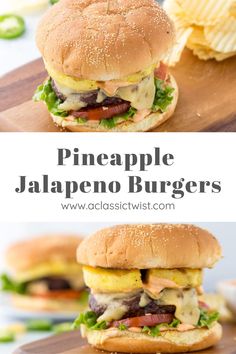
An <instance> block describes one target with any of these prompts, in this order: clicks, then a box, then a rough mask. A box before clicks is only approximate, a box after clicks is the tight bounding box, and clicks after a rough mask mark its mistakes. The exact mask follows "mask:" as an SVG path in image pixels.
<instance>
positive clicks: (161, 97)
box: [152, 78, 175, 113]
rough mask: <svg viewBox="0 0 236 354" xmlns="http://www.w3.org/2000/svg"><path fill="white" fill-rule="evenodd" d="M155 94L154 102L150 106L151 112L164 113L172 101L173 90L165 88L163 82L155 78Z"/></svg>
mask: <svg viewBox="0 0 236 354" xmlns="http://www.w3.org/2000/svg"><path fill="white" fill-rule="evenodd" d="M155 86H156V93H155V98H154V102H153V105H152V111H154V112H157V111H159V110H160V111H161V112H162V113H163V112H165V111H166V109H167V107H168V106H169V105H170V104H171V102H172V101H173V98H174V97H173V92H174V90H175V89H174V88H173V87H170V86H166V85H165V82H164V81H163V80H160V79H157V78H155Z"/></svg>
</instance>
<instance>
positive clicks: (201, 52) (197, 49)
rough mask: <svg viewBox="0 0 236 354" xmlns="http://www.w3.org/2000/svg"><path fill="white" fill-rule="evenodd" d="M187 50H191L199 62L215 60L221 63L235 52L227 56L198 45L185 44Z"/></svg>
mask: <svg viewBox="0 0 236 354" xmlns="http://www.w3.org/2000/svg"><path fill="white" fill-rule="evenodd" d="M187 48H189V49H191V50H192V51H193V54H194V55H196V56H197V57H198V58H199V59H201V60H209V59H215V60H217V61H222V60H225V59H228V58H230V57H232V56H234V55H235V52H231V53H227V54H225V53H219V52H216V51H214V50H213V49H210V48H209V47H206V46H203V45H200V44H193V43H191V42H188V43H187Z"/></svg>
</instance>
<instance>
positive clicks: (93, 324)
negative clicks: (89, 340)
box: [72, 311, 107, 330]
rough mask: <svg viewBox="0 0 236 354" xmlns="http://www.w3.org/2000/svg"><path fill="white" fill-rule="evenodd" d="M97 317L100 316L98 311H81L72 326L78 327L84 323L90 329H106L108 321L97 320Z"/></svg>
mask: <svg viewBox="0 0 236 354" xmlns="http://www.w3.org/2000/svg"><path fill="white" fill-rule="evenodd" d="M97 318H98V317H97V315H96V313H95V312H93V311H87V312H84V313H81V314H80V315H79V316H78V317H77V318H76V320H75V321H74V323H73V326H72V328H73V329H77V328H79V327H80V326H81V325H82V324H83V325H85V326H86V327H87V328H88V329H92V330H101V329H106V328H107V322H106V321H101V322H97Z"/></svg>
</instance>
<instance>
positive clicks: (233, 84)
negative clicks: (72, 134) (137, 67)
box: [0, 50, 236, 132]
mask: <svg viewBox="0 0 236 354" xmlns="http://www.w3.org/2000/svg"><path fill="white" fill-rule="evenodd" d="M172 73H173V74H174V76H175V78H176V80H177V82H178V85H179V89H180V97H179V102H178V106H177V109H176V112H175V114H174V116H173V117H172V118H171V119H169V120H168V121H167V122H165V123H164V124H162V125H161V126H160V127H158V128H157V129H156V130H155V131H161V132H199V131H209V132H219V131H221V132H223V131H225V132H227V131H228V132H230V131H231V132H233V131H236V57H233V58H230V59H228V60H225V61H223V62H221V63H217V62H215V61H214V60H210V61H207V62H205V61H200V60H198V59H197V58H196V57H195V56H193V55H192V53H191V52H190V51H189V50H185V52H184V54H183V56H182V59H181V61H180V63H179V64H178V65H177V66H176V67H175V68H174V69H172ZM46 76H47V74H46V72H45V70H44V66H43V62H42V60H41V59H39V60H36V61H34V62H32V63H30V64H27V65H25V66H23V67H21V68H19V69H17V70H15V71H13V72H11V73H9V74H8V75H6V76H4V77H3V78H2V79H0V112H1V113H0V131H26V132H34V131H35V132H54V131H59V129H58V128H57V127H55V126H54V124H53V123H52V121H51V118H50V117H49V114H48V112H47V109H46V108H45V106H44V104H42V103H34V102H32V101H31V97H32V95H33V92H34V90H35V88H36V87H37V86H38V85H39V84H40V83H41V82H42V81H43V80H44V79H45V78H46Z"/></svg>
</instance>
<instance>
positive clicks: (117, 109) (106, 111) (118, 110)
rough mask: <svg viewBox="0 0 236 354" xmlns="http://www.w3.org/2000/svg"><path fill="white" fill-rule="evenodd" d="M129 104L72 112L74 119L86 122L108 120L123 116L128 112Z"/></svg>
mask: <svg viewBox="0 0 236 354" xmlns="http://www.w3.org/2000/svg"><path fill="white" fill-rule="evenodd" d="M129 107H130V104H129V103H128V102H124V103H120V104H116V105H110V106H106V107H97V108H91V109H88V110H80V111H72V112H71V114H72V115H73V116H74V117H78V118H86V119H88V120H101V119H109V118H112V117H114V116H116V115H119V114H123V113H125V112H127V111H128V109H129Z"/></svg>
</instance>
